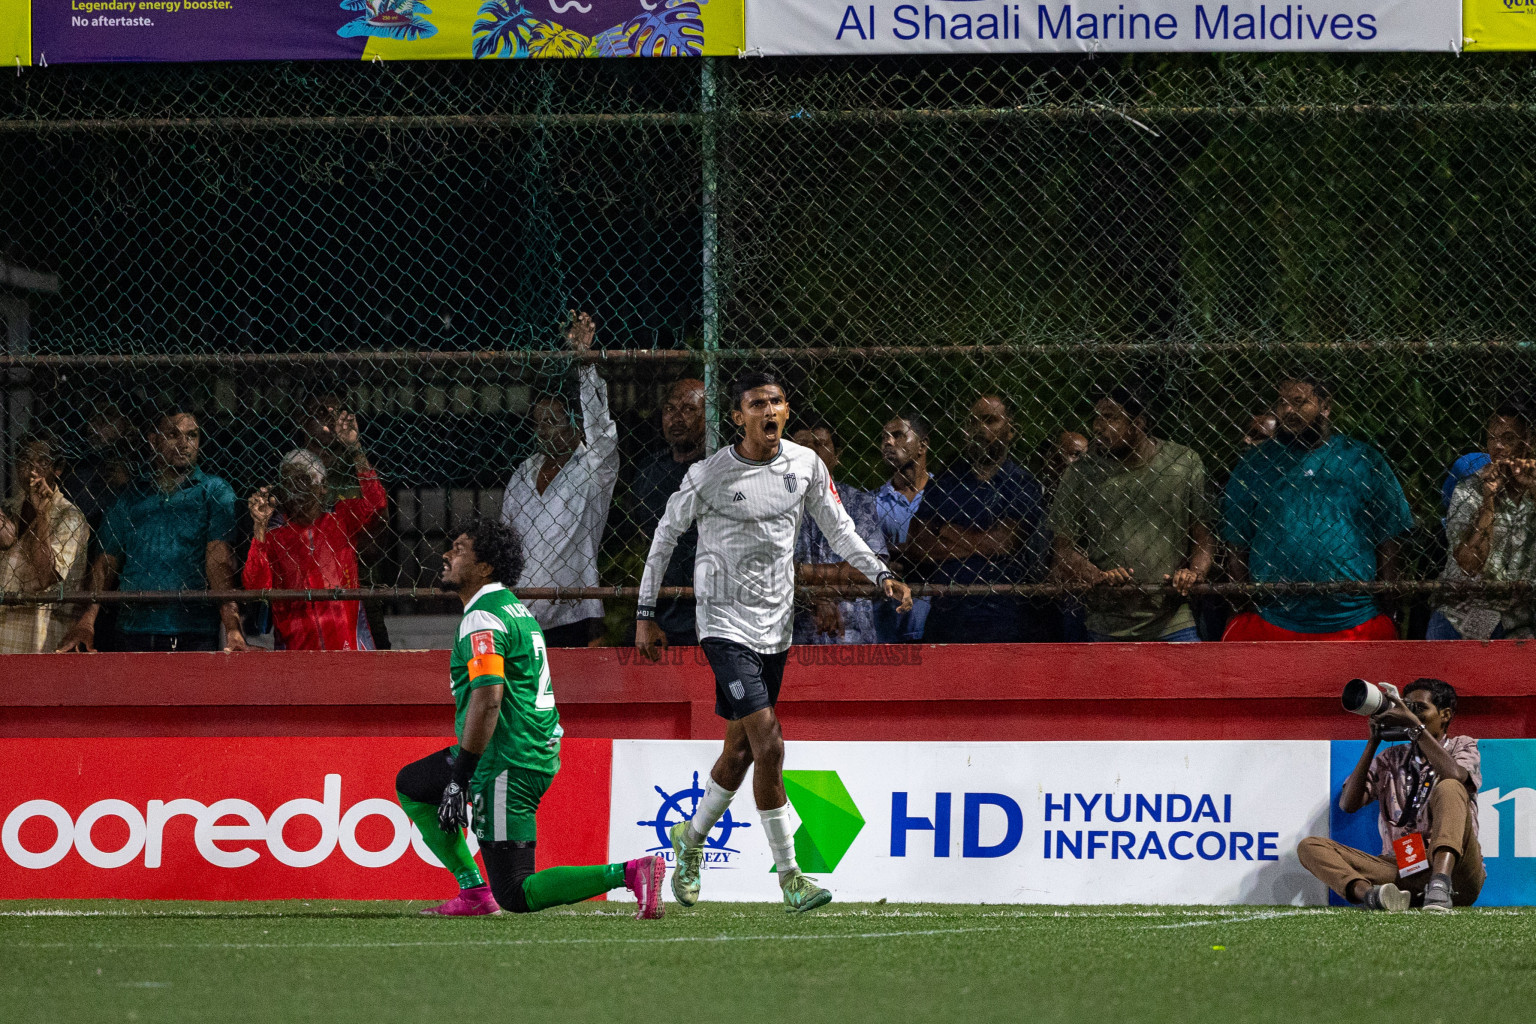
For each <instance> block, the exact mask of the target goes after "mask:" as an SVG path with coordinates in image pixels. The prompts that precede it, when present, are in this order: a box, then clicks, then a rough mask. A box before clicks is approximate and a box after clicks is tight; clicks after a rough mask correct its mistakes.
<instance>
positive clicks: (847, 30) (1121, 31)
mask: <svg viewBox="0 0 1536 1024" xmlns="http://www.w3.org/2000/svg"><path fill="white" fill-rule="evenodd" d="M1460 48H1461V5H1460V4H1459V3H1456V2H1454V0H1306V2H1304V3H1274V2H1269V3H1241V2H1238V3H1230V2H1229V3H1222V2H1219V0H1218V2H1210V0H1202V2H1194V0H1123V2H1121V0H1070V2H1063V0H1049V2H1045V3H1039V2H1034V3H1029V2H1023V0H1019V2H1014V0H922V2H915V3H914V2H909V0H878V2H875V3H870V2H868V0H864V2H856V3H838V2H834V0H748V3H747V51H748V52H749V53H753V54H760V55H762V56H777V55H791V54H877V53H955V54H960V53H1069V52H1083V53H1092V52H1105V51H1113V52H1144V51H1204V52H1212V53H1228V52H1240V51H1304V50H1355V51H1360V50H1443V51H1454V50H1459V49H1460Z"/></svg>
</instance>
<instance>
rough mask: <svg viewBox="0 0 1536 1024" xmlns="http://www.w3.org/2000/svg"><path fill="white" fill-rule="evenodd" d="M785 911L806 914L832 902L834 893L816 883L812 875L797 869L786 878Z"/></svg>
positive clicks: (784, 886)
mask: <svg viewBox="0 0 1536 1024" xmlns="http://www.w3.org/2000/svg"><path fill="white" fill-rule="evenodd" d="M783 890H784V911H785V913H789V914H804V913H806V912H807V911H810V910H815V909H816V908H817V907H824V906H826V905H827V904H828V903H831V902H832V894H831V893H830V892H828V891H827V890H825V889H823V888H822V887H821V886H819V885H817V884H816V879H814V878H812V877H811V876H810V875H806V874H801V873H800V872H799V871H796V872H795V873H794V874H793V875H790V876H789V877H788V878H786V879H785V880H784V885H783Z"/></svg>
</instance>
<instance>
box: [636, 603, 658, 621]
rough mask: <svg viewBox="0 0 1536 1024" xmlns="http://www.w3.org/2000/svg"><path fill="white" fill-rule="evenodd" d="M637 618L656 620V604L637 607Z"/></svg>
mask: <svg viewBox="0 0 1536 1024" xmlns="http://www.w3.org/2000/svg"><path fill="white" fill-rule="evenodd" d="M635 618H636V619H643V620H645V621H648V622H654V621H656V608H655V606H654V605H641V606H639V607H638V608H636V609H635Z"/></svg>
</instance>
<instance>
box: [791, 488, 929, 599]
mask: <svg viewBox="0 0 1536 1024" xmlns="http://www.w3.org/2000/svg"><path fill="white" fill-rule="evenodd" d="M805 507H806V511H807V512H809V513H810V514H811V518H812V519H814V520H816V525H817V526H819V527H821V532H822V533H823V534H824V535H825V536H826V538H827V543H829V544H831V545H832V550H833V551H836V552H837V553H838V554H839V555H842V556H843V561H845V562H847V563H848V564H849V565H851V566H853V567H854V568H855V569H857V570H859V572H861V573H863V574H864V578H865V579H867V580H869V582H871V583H873V584H875V585H876V586H878V587H880V589H881V590H882V591H884V593H885V596H886V597H889V598H891V599H892V600H894V601H896V602H897V603H898V605H899V610H900V611H904V612H905V611H910V610H911V608H912V588H911V587H908V586H907V585H906V584H905V583H903V582H901V581H900V580H898V579H896V576H895V574H894V573H892V572H891V570H890V569H888V568H887V567H886V564H885V563H884V562H882V561H881V560H880V556H879V555H877V554H875V553H874V552H873V551H871V550H870V547H869V545H868V544H866V543H864V538H863V537H860V536H859V531H858V527H856V526H854V523H853V517H852V516H850V515H849V514H848V510H847V509H845V508H843V503H842V502H841V501H839V500H838V499H837V496H836V492H835V491H833V489H832V477H831V475H830V474H828V473H827V471H826V467H825V465H824V464H822V463H821V462H820V461H818V462H817V464H816V469H815V471H814V474H813V477H812V480H811V486H810V491H809V493H808V494H807V495H806V498H805Z"/></svg>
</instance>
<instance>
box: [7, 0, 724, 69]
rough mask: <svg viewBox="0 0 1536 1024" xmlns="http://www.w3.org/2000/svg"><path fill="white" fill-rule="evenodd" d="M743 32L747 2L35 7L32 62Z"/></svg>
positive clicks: (601, 43)
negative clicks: (714, 27)
mask: <svg viewBox="0 0 1536 1024" xmlns="http://www.w3.org/2000/svg"><path fill="white" fill-rule="evenodd" d="M713 21H718V23H719V25H720V28H719V30H718V33H717V34H718V35H719V37H720V41H719V43H718V44H717V46H716V48H715V49H710V48H709V47H708V46H707V45H706V40H705V35H706V26H707V25H709V24H710V23H711V22H713ZM740 26H741V0H32V53H33V58H34V63H43V62H44V61H47V62H49V63H56V64H57V63H72V62H95V61H193V60H209V61H222V60H358V59H362V58H372V57H380V58H383V59H385V60H422V59H426V60H443V59H448V60H455V59H457V60H464V59H472V58H495V57H502V58H507V57H511V58H519V57H535V58H539V57H543V58H548V57H640V56H644V57H685V56H698V55H699V54H702V53H709V52H720V53H734V52H736V47H737V46H738V45H739V41H740V37H741V35H740V34H741V28H740Z"/></svg>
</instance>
